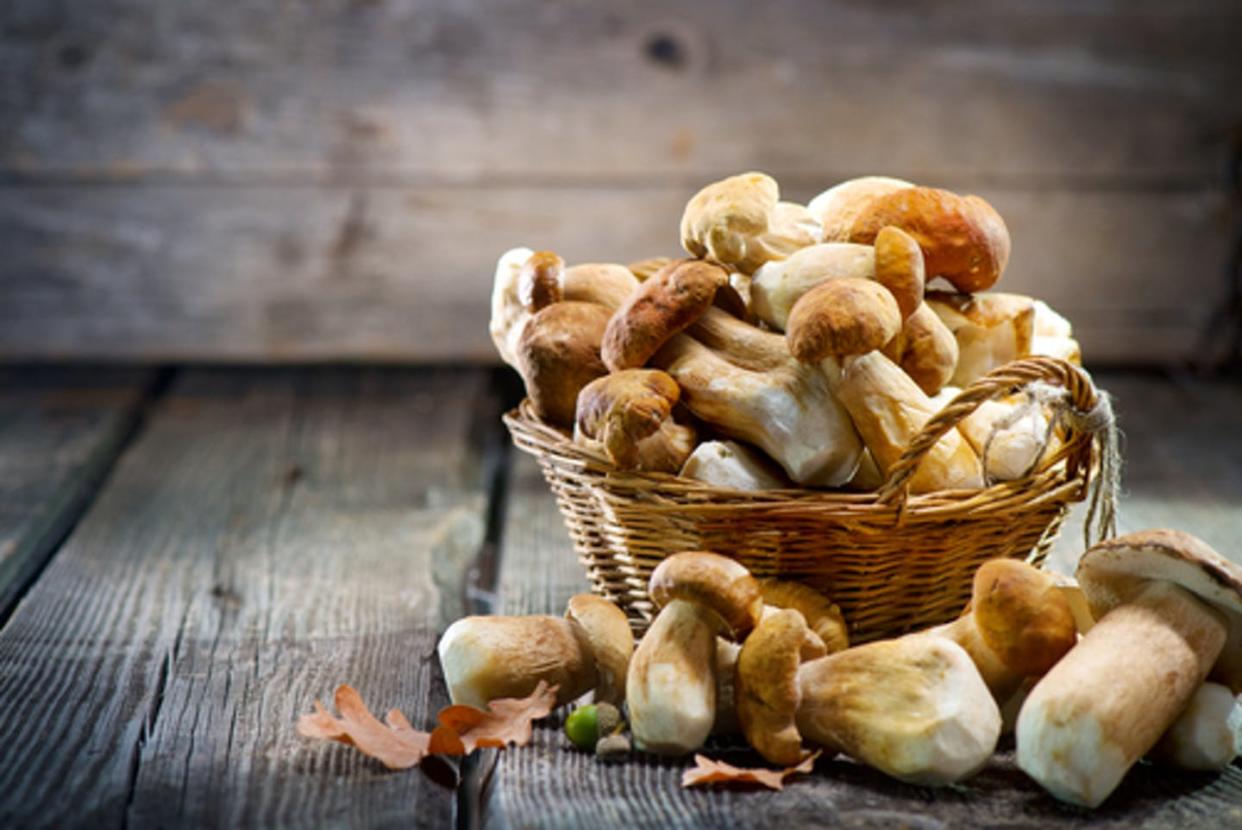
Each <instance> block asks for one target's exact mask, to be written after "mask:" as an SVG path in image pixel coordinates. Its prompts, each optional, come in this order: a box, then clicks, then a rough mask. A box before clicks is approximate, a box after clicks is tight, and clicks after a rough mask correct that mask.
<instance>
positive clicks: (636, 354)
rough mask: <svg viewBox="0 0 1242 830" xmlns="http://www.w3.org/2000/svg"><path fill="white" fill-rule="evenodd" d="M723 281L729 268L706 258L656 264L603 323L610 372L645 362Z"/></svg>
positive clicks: (703, 307) (700, 310)
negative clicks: (610, 317)
mask: <svg viewBox="0 0 1242 830" xmlns="http://www.w3.org/2000/svg"><path fill="white" fill-rule="evenodd" d="M728 282H729V274H728V272H726V271H725V270H724V269H723V268H721V267H720V266H718V265H713V264H711V263H709V262H700V261H698V260H679V261H676V262H672V263H670V264H668V265H666V266H665V267H664V268H661V269H660V270H659V271H658V272H657V273H656V274H654V275H653V276H652V277H651V278H650V279H648V280H647V281H646V282H644V283H642V284H641V286H640V287H639V289H638V290H637V291H635V292H634V293H633V294H631V295H630V298H629V299H628V300H627V301H626V302H625V303H624V304H623V305H622V306H621V307H620V308H618V309H617V311H616V313H615V314H613V316H612V319H611V320H610V321H609V322H608V330H607V331H606V332H605V333H604V341H603V345H602V349H601V351H602V354H603V358H604V363H605V364H606V365H607V366H608V368H609V369H611V370H612V371H614V372H619V371H621V370H622V369H634V368H638V367H641V366H643V365H645V364H646V363H647V361H648V360H649V359H650V358H651V356H652V355H653V354H655V353H656V352H657V351H658V350H659V349H660V347H661V346H663V345H664V344H665V343H666V342H668V340H669V338H671V337H672V336H673V335H675V334H677V333H678V332H680V331H682V330H683V329H685V328H686V327H687V326H689V325H690V324H691V323H693V322H694V321H695V320H697V319H698V318H699V317H701V316H702V315H703V312H704V311H706V310H707V309H708V307H709V306H711V304H712V299H713V298H714V297H715V296H716V291H717V290H719V289H720V287H721V286H723V285H726V284H728Z"/></svg>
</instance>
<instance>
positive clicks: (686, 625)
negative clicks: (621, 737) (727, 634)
mask: <svg viewBox="0 0 1242 830" xmlns="http://www.w3.org/2000/svg"><path fill="white" fill-rule="evenodd" d="M711 614H712V612H710V611H708V610H706V609H704V608H702V607H701V606H699V605H696V604H695V603H692V602H687V601H685V600H679V599H675V600H673V601H671V602H669V603H668V604H667V605H665V606H664V607H663V608H662V609H660V613H659V615H658V616H657V617H656V618H655V621H654V622H652V624H651V627H650V628H648V629H647V633H646V634H645V635H643V639H642V641H641V642H640V643H639V644H638V649H637V650H636V651H635V652H634V656H633V658H632V659H631V661H630V671H629V675H628V677H627V679H626V686H625V693H626V701H627V706H628V708H629V713H630V729H631V731H632V732H633V735H634V743H635V745H636V746H637V747H638V748H639V749H642V750H644V751H646V752H653V753H656V754H660V755H685V754H686V753H688V752H693V751H694V750H695V749H697V748H698V747H700V746H702V745H703V741H705V740H707V736H708V735H709V734H711V730H712V725H713V723H714V722H715V720H716V679H715V662H716V627H715V624H714V621H713V620H712V619H711Z"/></svg>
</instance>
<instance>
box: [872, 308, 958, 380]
mask: <svg viewBox="0 0 1242 830" xmlns="http://www.w3.org/2000/svg"><path fill="white" fill-rule="evenodd" d="M884 354H885V355H887V356H888V357H889V359H891V360H892V361H893V362H894V363H896V364H897V365H898V366H900V367H901V368H902V369H904V370H905V373H906V374H907V375H909V376H910V379H911V380H913V381H914V382H915V383H917V384H918V385H919V388H920V389H922V390H923V392H924V393H925V394H927V395H935V394H936V393H938V392H939V391H940V390H941V389H943V388H944V387H945V385H946V384H948V382H949V380H950V379H951V378H952V377H953V373H954V372H955V371H956V370H957V357H958V349H957V340H956V339H955V338H954V337H953V332H951V331H949V328H948V326H946V325H945V324H944V323H942V322H941V321H940V318H939V317H937V316H936V312H934V311H932V310H931V308H930V307H928V305H927V303H923V302H920V303H919V305H918V307H917V308H915V309H914V311H913V312H912V313H911V314H910V316H909V317H907V318H906V319H905V322H904V323H902V324H901V331H899V332H898V333H897V336H896V337H894V338H893V339H892V340H890V341H889V342H888V343H886V344H885V346H884Z"/></svg>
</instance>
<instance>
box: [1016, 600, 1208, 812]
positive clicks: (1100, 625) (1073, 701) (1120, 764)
mask: <svg viewBox="0 0 1242 830" xmlns="http://www.w3.org/2000/svg"><path fill="white" fill-rule="evenodd" d="M1225 633H1226V625H1225V619H1224V617H1223V615H1222V614H1220V613H1219V612H1218V611H1216V610H1215V609H1213V608H1212V607H1210V606H1209V605H1208V604H1207V603H1204V602H1201V601H1200V600H1198V599H1196V598H1195V597H1194V596H1193V595H1192V594H1191V593H1190V592H1188V591H1186V590H1184V589H1182V588H1180V587H1178V586H1177V585H1174V584H1173V583H1170V582H1165V581H1157V582H1152V583H1151V584H1150V585H1148V586H1147V587H1146V588H1144V589H1143V590H1142V591H1141V593H1139V594H1138V595H1137V596H1136V597H1135V598H1134V600H1133V601H1132V602H1130V603H1127V604H1125V605H1119V606H1117V607H1116V608H1114V609H1113V610H1112V611H1110V612H1109V613H1108V614H1106V615H1105V616H1104V617H1103V618H1102V619H1101V620H1100V621H1099V622H1097V623H1096V625H1095V627H1094V628H1092V629H1091V631H1090V632H1088V633H1087V634H1086V636H1084V637H1083V638H1082V639H1081V640H1080V641H1079V643H1078V645H1076V646H1075V647H1074V648H1073V649H1071V650H1070V652H1069V654H1067V655H1066V656H1065V658H1064V659H1063V660H1061V662H1060V663H1058V664H1057V665H1056V666H1055V667H1053V669H1052V670H1051V671H1050V672H1048V674H1047V675H1046V676H1045V677H1044V679H1043V680H1041V681H1040V682H1039V683H1038V684H1037V685H1036V686H1035V688H1034V689H1033V690H1032V691H1031V695H1030V697H1028V698H1027V700H1026V703H1025V704H1024V705H1023V707H1022V712H1021V714H1020V715H1019V716H1018V728H1017V742H1018V750H1017V761H1018V766H1019V767H1021V768H1022V770H1023V771H1025V772H1026V773H1027V774H1028V775H1030V776H1031V777H1032V778H1034V779H1035V780H1036V781H1038V782H1039V783H1040V784H1041V785H1042V786H1043V787H1044V788H1045V789H1047V790H1048V791H1049V792H1051V793H1052V794H1053V795H1054V796H1056V797H1057V798H1059V799H1061V800H1062V801H1068V802H1071V803H1074V804H1080V805H1084V806H1087V807H1095V806H1097V805H1099V804H1100V803H1101V802H1103V801H1104V799H1105V798H1107V797H1108V795H1109V793H1111V792H1112V791H1113V789H1114V788H1115V787H1116V786H1117V784H1118V783H1119V782H1120V781H1121V778H1122V776H1124V775H1125V773H1126V771H1127V770H1128V769H1129V768H1130V767H1131V766H1132V765H1133V764H1134V762H1135V761H1137V760H1138V759H1139V758H1141V757H1142V756H1143V754H1144V753H1146V752H1147V751H1148V750H1149V749H1151V748H1152V746H1153V745H1154V744H1155V743H1156V741H1157V740H1158V739H1159V738H1160V736H1161V734H1163V733H1164V731H1165V730H1166V729H1168V727H1169V725H1170V724H1172V723H1173V722H1174V720H1176V718H1177V716H1178V713H1180V712H1181V711H1182V709H1183V708H1184V707H1185V706H1186V704H1187V702H1189V700H1190V698H1191V696H1192V695H1193V694H1194V692H1195V689H1197V688H1198V687H1199V685H1200V684H1201V683H1202V682H1203V679H1204V677H1205V676H1206V675H1207V673H1208V670H1209V669H1210V668H1211V667H1212V664H1213V662H1214V661H1215V660H1216V657H1217V655H1219V654H1220V651H1221V649H1222V648H1223V646H1224V643H1225Z"/></svg>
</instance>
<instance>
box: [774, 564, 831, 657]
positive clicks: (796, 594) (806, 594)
mask: <svg viewBox="0 0 1242 830" xmlns="http://www.w3.org/2000/svg"><path fill="white" fill-rule="evenodd" d="M759 592H760V593H761V594H762V595H763V602H764V604H765V605H770V606H775V607H776V608H792V609H793V610H795V611H797V612H799V613H800V614H802V616H803V618H804V619H805V620H806V624H807V626H808V627H810V629H811V630H812V631H814V632H815V633H816V634H817V635H818V636H819V638H820V639H821V640H822V641H823V643H824V647H825V648H826V649H827V652H826V653H828V654H834V653H836V652H838V651H844V650H845V649H847V648H849V647H850V639H849V630H848V628H847V627H846V625H845V617H844V616H842V614H841V609H840V608H838V607H837V605H836V603H834V602H833V601H832V600H830V599H829V598H828V597H826V596H824V595H823V594H821V593H820V592H819V591H816V590H815V589H814V588H812V587H811V586H809V585H803V584H802V583H801V582H793V581H791V580H788V579H772V578H768V579H761V580H759Z"/></svg>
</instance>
